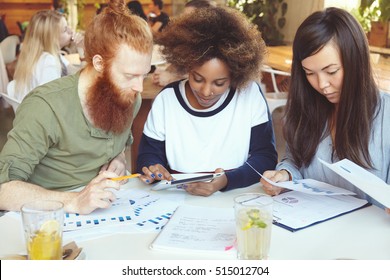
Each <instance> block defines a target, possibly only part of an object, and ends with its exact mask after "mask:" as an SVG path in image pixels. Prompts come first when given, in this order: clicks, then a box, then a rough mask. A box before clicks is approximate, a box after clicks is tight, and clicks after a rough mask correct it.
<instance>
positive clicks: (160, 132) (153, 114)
mask: <svg viewBox="0 0 390 280" xmlns="http://www.w3.org/2000/svg"><path fill="white" fill-rule="evenodd" d="M172 94H173V93H172ZM162 97H163V96H162V92H161V93H159V94H158V95H157V96H156V98H155V99H154V101H153V105H152V109H151V110H150V112H149V115H148V118H147V119H146V123H145V126H144V134H145V135H146V136H148V137H150V138H153V139H156V140H159V141H165V121H166V120H165V118H166V117H165V109H164V107H165V106H164V100H163V98H162Z"/></svg>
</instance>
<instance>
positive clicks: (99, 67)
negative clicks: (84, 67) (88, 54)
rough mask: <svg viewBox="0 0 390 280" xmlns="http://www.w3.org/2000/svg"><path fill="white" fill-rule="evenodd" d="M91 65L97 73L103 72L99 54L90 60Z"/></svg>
mask: <svg viewBox="0 0 390 280" xmlns="http://www.w3.org/2000/svg"><path fill="white" fill-rule="evenodd" d="M92 64H93V68H95V70H96V71H97V72H99V73H102V72H103V69H104V63H103V57H101V55H99V54H96V55H94V56H93V58H92Z"/></svg>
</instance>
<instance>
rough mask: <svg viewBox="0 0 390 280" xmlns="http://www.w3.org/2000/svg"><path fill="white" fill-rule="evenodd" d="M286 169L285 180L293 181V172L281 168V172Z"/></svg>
mask: <svg viewBox="0 0 390 280" xmlns="http://www.w3.org/2000/svg"><path fill="white" fill-rule="evenodd" d="M282 171H284V172H283V173H284V175H285V176H286V177H285V179H286V180H285V181H292V175H291V173H290V172H289V171H288V170H287V169H281V170H280V172H282Z"/></svg>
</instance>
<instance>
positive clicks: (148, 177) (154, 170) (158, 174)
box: [140, 164, 228, 196]
mask: <svg viewBox="0 0 390 280" xmlns="http://www.w3.org/2000/svg"><path fill="white" fill-rule="evenodd" d="M142 172H143V173H144V175H141V176H140V179H141V180H142V181H143V182H145V183H146V184H150V183H153V182H154V181H155V180H167V181H172V180H174V178H173V176H172V175H171V173H169V171H168V170H167V169H166V168H165V167H164V166H162V165H161V164H156V165H151V166H149V167H143V168H142ZM220 172H224V170H223V169H222V168H217V169H216V170H215V173H220ZM227 182H228V180H227V177H226V175H225V174H223V175H222V176H220V177H218V178H216V179H214V180H212V181H211V182H196V183H190V184H186V185H185V186H184V187H183V189H185V190H186V191H187V192H188V193H190V194H193V195H200V196H209V195H211V194H213V193H215V192H217V191H219V190H221V189H223V188H224V187H226V185H227Z"/></svg>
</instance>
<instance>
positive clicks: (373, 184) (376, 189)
mask: <svg viewBox="0 0 390 280" xmlns="http://www.w3.org/2000/svg"><path fill="white" fill-rule="evenodd" d="M319 161H320V162H321V163H322V164H324V165H325V166H327V167H329V168H330V169H331V170H333V171H334V172H336V173H337V174H339V175H340V176H341V177H343V178H344V179H346V180H347V181H349V182H350V183H352V184H354V185H355V186H356V187H357V188H359V189H361V190H362V191H363V192H365V193H366V194H368V195H369V196H371V197H372V198H374V199H375V200H377V201H378V202H380V203H382V204H383V205H384V206H386V207H387V208H390V185H388V184H386V182H384V181H383V180H381V179H380V178H378V177H377V176H375V175H374V174H372V173H371V172H369V171H367V170H365V169H364V168H362V167H360V166H359V165H357V164H355V163H353V162H352V161H350V160H348V159H343V160H340V161H339V162H336V163H333V164H331V163H327V162H325V161H323V160H322V159H319Z"/></svg>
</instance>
